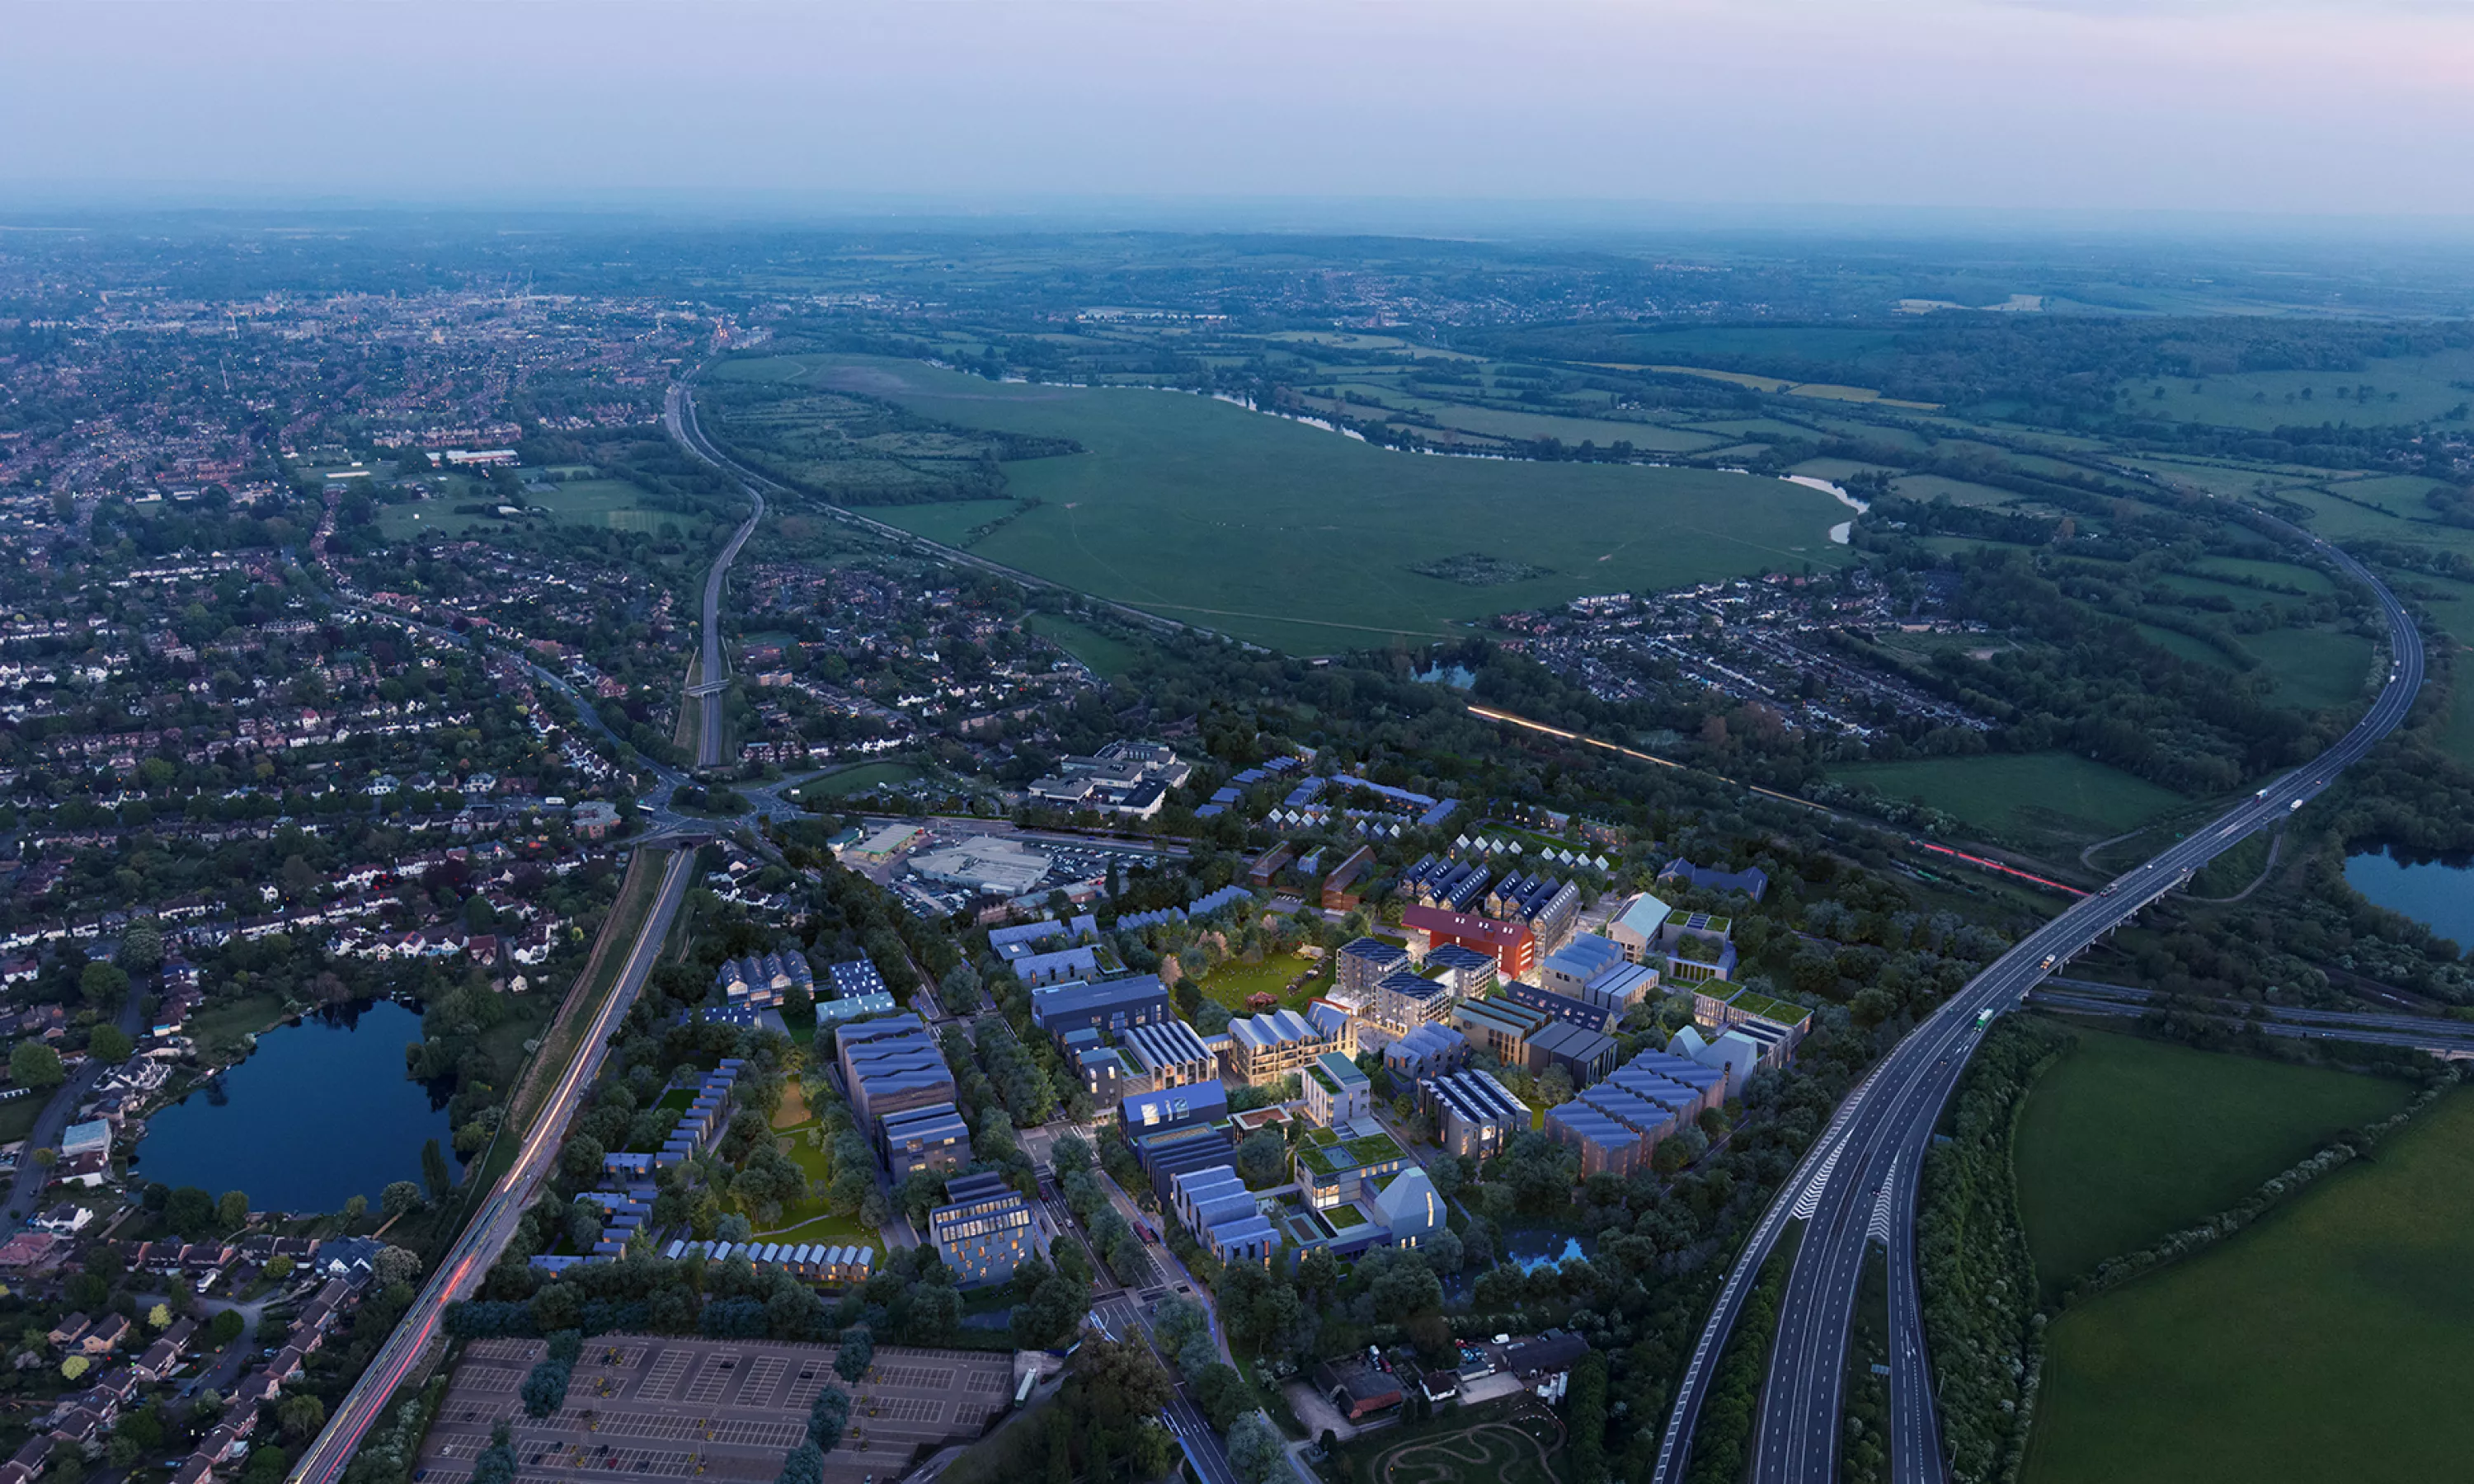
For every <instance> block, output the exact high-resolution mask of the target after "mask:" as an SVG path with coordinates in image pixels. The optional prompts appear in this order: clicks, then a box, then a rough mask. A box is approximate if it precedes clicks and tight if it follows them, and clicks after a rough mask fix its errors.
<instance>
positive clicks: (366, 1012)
mask: <svg viewBox="0 0 2474 1484" xmlns="http://www.w3.org/2000/svg"><path fill="white" fill-rule="evenodd" d="M420 1039H421V1017H420V1016H419V1015H418V1014H416V1013H414V1012H413V1011H411V1010H409V1009H407V1008H405V1007H404V1006H402V1005H399V1004H396V1003H395V1002H393V1001H392V1000H379V1001H377V1002H376V1003H367V1002H364V1003H361V1004H353V1005H337V1006H331V1007H329V1008H327V1009H325V1010H320V1011H317V1012H315V1013H314V1014H311V1015H310V1016H308V1017H304V1018H303V1020H302V1021H301V1023H300V1024H298V1025H284V1026H279V1027H277V1028H276V1029H274V1030H271V1031H269V1032H267V1033H266V1034H265V1035H263V1036H260V1037H259V1038H257V1049H256V1050H255V1051H254V1052H252V1053H251V1054H250V1056H249V1059H248V1060H247V1061H244V1062H242V1063H241V1064H240V1065H237V1066H233V1067H231V1068H230V1069H229V1070H228V1071H226V1072H225V1073H224V1075H223V1079H222V1083H221V1085H220V1086H219V1087H209V1088H200V1089H196V1090H194V1091H192V1092H190V1093H189V1095H188V1096H187V1097H184V1098H182V1100H181V1101H180V1102H178V1103H175V1104H173V1105H172V1106H171V1107H169V1108H166V1109H163V1110H162V1111H161V1112H159V1113H156V1114H155V1116H154V1117H152V1118H150V1119H148V1120H147V1128H146V1137H145V1139H144V1140H143V1141H142V1142H140V1143H139V1144H138V1146H137V1152H136V1158H135V1167H134V1169H133V1172H132V1173H133V1176H134V1177H135V1178H137V1179H140V1180H148V1181H160V1182H161V1183H162V1184H164V1185H172V1186H175V1187H178V1186H181V1185H196V1186H198V1187H199V1188H200V1189H203V1190H206V1191H208V1192H210V1193H212V1194H215V1195H221V1194H222V1193H223V1192H225V1191H227V1190H245V1191H247V1192H248V1193H249V1202H250V1206H251V1207H252V1208H253V1209H257V1210H290V1211H330V1210H337V1209H341V1208H342V1207H343V1204H344V1203H345V1202H346V1201H348V1200H350V1199H352V1197H353V1196H355V1195H365V1196H368V1197H369V1198H370V1204H371V1205H372V1206H376V1204H377V1201H378V1195H379V1192H381V1191H383V1190H384V1189H385V1188H386V1187H387V1185H390V1184H391V1183H393V1182H395V1181H399V1180H409V1181H414V1182H419V1181H420V1180H421V1146H422V1144H423V1143H424V1142H425V1141H427V1140H429V1139H432V1138H434V1139H436V1140H438V1145H439V1147H440V1148H441V1149H444V1150H446V1151H447V1156H448V1159H449V1161H452V1160H453V1159H454V1158H455V1148H454V1139H453V1134H454V1131H453V1130H452V1129H450V1128H449V1126H448V1117H447V1098H446V1093H445V1091H444V1090H443V1089H442V1090H441V1091H439V1092H438V1093H435V1094H433V1093H432V1092H431V1090H430V1089H428V1088H427V1087H425V1086H424V1085H423V1084H421V1083H418V1082H414V1081H412V1080H410V1079H408V1078H407V1077H405V1076H404V1074H403V1048H404V1046H405V1045H406V1043H408V1042H411V1041H419V1040H420Z"/></svg>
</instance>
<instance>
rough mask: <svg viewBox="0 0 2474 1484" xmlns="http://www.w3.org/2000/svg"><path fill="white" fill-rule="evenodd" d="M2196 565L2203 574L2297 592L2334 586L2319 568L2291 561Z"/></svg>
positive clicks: (2219, 560) (2223, 560) (2214, 560)
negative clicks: (2252, 580) (2254, 580)
mask: <svg viewBox="0 0 2474 1484" xmlns="http://www.w3.org/2000/svg"><path fill="white" fill-rule="evenodd" d="M2197 565H2198V567H2199V569H2200V570H2201V571H2203V572H2218V573H2222V574H2223V575H2225V576H2227V577H2238V578H2253V579H2256V580H2258V581H2260V582H2263V583H2267V584H2268V585H2269V586H2276V587H2292V588H2293V589H2295V590H2296V591H2299V592H2307V593H2313V594H2317V593H2322V592H2333V591H2335V590H2336V586H2337V585H2336V584H2335V583H2334V582H2331V581H2330V580H2329V578H2328V574H2327V573H2325V572H2322V571H2320V570H2319V569H2318V568H2316V567H2307V566H2297V565H2295V564H2294V563H2293V562H2259V561H2254V560H2252V559H2251V558H2248V557H2205V558H2202V559H2200V561H2199V562H2198V563H2197ZM2244 590H2245V591H2248V590H2249V589H2247V588H2245V589H2244Z"/></svg>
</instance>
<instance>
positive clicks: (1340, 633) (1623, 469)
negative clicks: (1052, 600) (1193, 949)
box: [714, 356, 1852, 654]
mask: <svg viewBox="0 0 2474 1484" xmlns="http://www.w3.org/2000/svg"><path fill="white" fill-rule="evenodd" d="M714 374H716V375H717V376H720V375H729V376H751V377H757V378H761V379H771V380H777V381H778V380H788V379H793V378H796V379H799V380H804V381H808V382H812V383H813V384H816V385H820V386H831V387H836V388H839V389H843V390H848V391H854V392H859V393H862V394H865V395H874V396H881V397H886V398H889V399H891V400H893V401H895V402H898V403H899V404H901V405H902V406H904V407H907V408H909V409H910V410H911V411H914V412H917V413H920V414H923V415H925V416H928V417H932V418H936V419H942V420H944V421H947V422H950V423H956V424H960V425H964V426H976V427H986V428H999V429H1004V430H1007V431H1012V432H1019V433H1025V434H1038V435H1048V436H1060V437H1066V438H1072V439H1074V440H1076V441H1077V442H1078V443H1079V444H1080V445H1081V447H1082V448H1083V450H1084V451H1083V452H1081V453H1079V454H1064V455H1057V456H1055V457H1050V458H1041V459H1029V460H1019V461H1015V462H1012V463H1009V464H1007V466H1006V477H1007V484H1008V486H1009V490H1010V492H1011V493H1013V494H1015V495H1016V496H1019V497H1022V498H1026V499H1037V500H1039V501H1040V502H1041V504H1040V506H1039V508H1037V509H1035V510H1032V511H1030V512H1028V513H1026V514H1025V515H1022V516H1020V517H1019V518H1017V519H1015V520H1012V521H1010V522H1008V523H1007V524H1006V525H1005V526H1004V527H1003V528H1002V529H1000V530H998V531H996V532H994V533H992V534H990V535H989V536H988V537H986V538H985V539H982V540H981V541H980V542H979V543H978V544H977V545H975V546H973V547H972V551H973V553H974V554H975V555H978V556H982V557H985V558H987V559H988V560H990V561H994V562H1004V563H1006V564H1007V565H1009V566H1013V567H1018V568H1020V569H1022V570H1025V571H1029V572H1031V573H1034V574H1036V575H1038V576H1041V577H1045V578H1048V579H1050V580H1052V581H1055V582H1057V583H1060V584H1062V585H1064V586H1070V587H1074V588H1078V589H1079V590H1081V591H1085V592H1091V593H1096V594H1099V595H1100V596H1103V597H1106V598H1110V599H1113V600H1115V601H1118V602H1122V603H1127V604H1129V605H1132V606H1135V607H1139V608H1142V609H1145V610H1150V611H1152V612H1157V613H1160V614H1162V615H1164V616H1167V617H1171V618H1176V619H1180V620H1185V621H1189V622H1192V623H1195V624H1198V625H1201V626H1202V627H1205V628H1210V629H1215V630H1219V631H1222V632H1224V633H1227V634H1233V635H1235V636H1237V637H1240V638H1244V639H1249V640H1252V641H1254V642H1257V643H1262V644H1268V645H1275V646H1279V647H1282V648H1286V649H1289V650H1293V651H1296V652H1298V653H1303V654H1325V653H1331V652H1334V651H1340V650H1348V649H1359V648H1366V647H1369V646H1376V645H1381V644H1384V643H1386V642H1388V641H1389V640H1391V639H1392V638H1393V637H1395V635H1396V636H1407V637H1411V638H1421V639H1422V638H1430V637H1449V636H1457V635H1459V634H1464V633H1466V632H1467V627H1466V626H1467V625H1468V624H1469V623H1470V622H1471V621H1473V620H1476V619H1479V618H1483V617H1487V616H1490V615H1492V614H1494V613H1499V612H1504V611H1507V610H1516V609H1531V608H1539V607H1543V606H1547V605H1551V604H1555V603H1560V602H1563V601H1564V600H1566V599H1569V598H1572V597H1576V596H1579V595H1581V594H1584V593H1591V592H1607V591H1619V590H1625V589H1660V588H1666V587H1673V586H1686V585H1689V584H1692V583H1696V582H1703V581H1708V580H1711V579H1715V578H1721V577H1734V576H1744V575H1750V574H1754V573H1758V572H1761V571H1764V570H1783V571H1800V570H1802V569H1803V568H1805V567H1806V566H1807V565H1811V566H1837V565H1841V564H1843V563H1844V562H1848V561H1850V560H1852V554H1851V553H1850V552H1849V551H1848V550H1847V549H1845V548H1842V547H1837V546H1834V545H1832V544H1831V541H1830V538H1829V532H1830V528H1831V526H1833V525H1836V524H1837V523H1838V522H1839V520H1840V519H1841V518H1842V516H1843V514H1844V507H1842V506H1840V505H1839V504H1838V503H1837V502H1836V501H1834V500H1832V499H1831V497H1830V496H1829V495H1828V494H1826V493H1824V492H1822V491H1817V490H1808V489H1806V488H1804V487H1802V486H1798V485H1791V484H1788V483H1787V482H1785V481H1784V480H1777V479H1767V478H1757V477H1755V476H1753V475H1749V474H1732V473H1725V472H1720V471H1716V470H1710V469H1688V468H1652V467H1639V466H1626V465H1604V464H1580V463H1565V464H1529V463H1517V462H1512V461H1505V460H1488V459H1454V458H1438V457H1425V456H1420V455H1417V454H1409V453H1399V452H1395V451H1392V450H1389V449H1384V448H1378V447H1374V446H1372V445H1370V444H1368V443H1360V442H1357V441H1355V440H1353V439H1348V438H1344V437H1340V436H1338V435H1336V434H1333V433H1329V432H1325V431H1323V430H1322V429H1319V428H1313V427H1309V426H1306V425H1304V424H1302V423H1298V422H1295V421H1290V420H1288V419H1280V418H1273V417H1268V416H1265V415H1262V414H1259V413H1253V412H1249V411H1247V410H1245V409H1244V408H1241V407H1237V406H1234V405H1232V404H1230V403H1226V402H1222V401H1216V400H1213V399H1211V398H1208V397H1201V396H1194V395H1186V394H1183V393H1176V392H1161V391H1148V390H1133V389H1114V390H1093V389H1088V388H1071V387H1049V386H1031V385H1023V384H1000V383H995V382H989V381H983V380H981V379H979V378H977V377H973V376H967V375H964V374H961V373H959V372H955V371H939V370H936V369H934V368H932V367H928V366H924V365H920V364H916V363H912V362H906V361H900V360H892V359H883V358H871V357H855V356H803V357H797V358H782V357H776V358H772V359H768V360H762V361H752V362H730V363H725V364H724V365H723V366H721V367H718V368H716V371H715V372H714ZM927 508H928V507H922V506H888V507H883V508H878V509H872V510H871V511H870V512H869V514H870V515H873V516H875V517H876V518H878V519H882V520H885V521H887V522H889V523H891V524H894V525H899V526H902V527H904V528H905V529H910V528H911V523H912V522H913V521H914V520H917V519H920V518H922V517H921V516H920V514H919V513H920V512H921V511H923V510H925V509H927ZM1514 508H1517V509H1518V510H1519V511H1520V512H1521V518H1519V519H1517V520H1508V519H1506V518H1505V514H1504V513H1505V512H1506V511H1507V510H1510V509H1514ZM926 518H930V519H933V518H934V517H933V516H931V517H926ZM1471 554H1475V555H1479V556H1484V557H1488V558H1491V559H1493V561H1494V562H1495V563H1497V570H1499V571H1501V572H1503V573H1505V574H1506V575H1507V576H1509V578H1510V580H1508V581H1504V582H1499V583H1495V584H1492V585H1490V586H1471V585H1469V584H1467V583H1464V582H1460V581H1456V580H1454V579H1453V578H1452V577H1451V576H1448V575H1446V576H1433V575H1427V574H1425V573H1420V572H1418V571H1415V570H1412V568H1415V567H1418V566H1421V565H1432V564H1435V563H1439V562H1444V561H1446V560H1447V559H1450V558H1454V557H1462V556H1467V555H1471Z"/></svg>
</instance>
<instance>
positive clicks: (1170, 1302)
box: [1152, 1294, 1220, 1376]
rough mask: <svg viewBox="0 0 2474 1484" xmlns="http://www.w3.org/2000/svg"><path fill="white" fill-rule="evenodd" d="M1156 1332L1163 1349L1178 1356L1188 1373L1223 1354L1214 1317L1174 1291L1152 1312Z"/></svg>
mask: <svg viewBox="0 0 2474 1484" xmlns="http://www.w3.org/2000/svg"><path fill="white" fill-rule="evenodd" d="M1152 1333H1153V1334H1154V1335H1156V1336H1158V1338H1159V1346H1160V1350H1161V1351H1162V1352H1165V1353H1167V1354H1169V1355H1172V1356H1175V1357H1176V1364H1177V1369H1178V1370H1180V1371H1183V1372H1184V1373H1185V1374H1186V1375H1187V1376H1193V1375H1195V1373H1197V1372H1198V1371H1200V1370H1201V1369H1202V1367H1204V1366H1207V1365H1209V1364H1210V1363H1211V1362H1212V1361H1214V1360H1217V1359H1219V1358H1220V1352H1219V1351H1218V1349H1217V1348H1215V1347H1214V1346H1213V1345H1212V1343H1211V1317H1210V1316H1209V1315H1208V1314H1205V1313H1204V1312H1203V1311H1202V1305H1201V1304H1197V1303H1195V1302H1194V1301H1193V1300H1191V1299H1184V1298H1179V1297H1178V1296H1176V1294H1171V1295H1169V1296H1168V1297H1167V1298H1165V1299H1162V1300H1160V1302H1159V1307H1158V1309H1157V1310H1155V1311H1154V1312H1153V1314H1152ZM1198 1347H1199V1349H1198ZM1198 1357H1199V1358H1198Z"/></svg>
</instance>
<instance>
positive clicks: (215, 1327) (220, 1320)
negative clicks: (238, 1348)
mask: <svg viewBox="0 0 2474 1484" xmlns="http://www.w3.org/2000/svg"><path fill="white" fill-rule="evenodd" d="M246 1328H249V1321H248V1320H246V1319H244V1318H242V1317H241V1312H240V1310H238V1309H236V1308H228V1309H218V1310H216V1312H215V1317H214V1318H212V1319H209V1320H207V1321H206V1338H207V1339H209V1340H211V1341H213V1342H214V1343H215V1344H217V1345H219V1346H221V1345H230V1343H231V1342H232V1341H234V1340H237V1339H239V1338H240V1335H241V1331H242V1330H243V1329H246Z"/></svg>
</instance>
